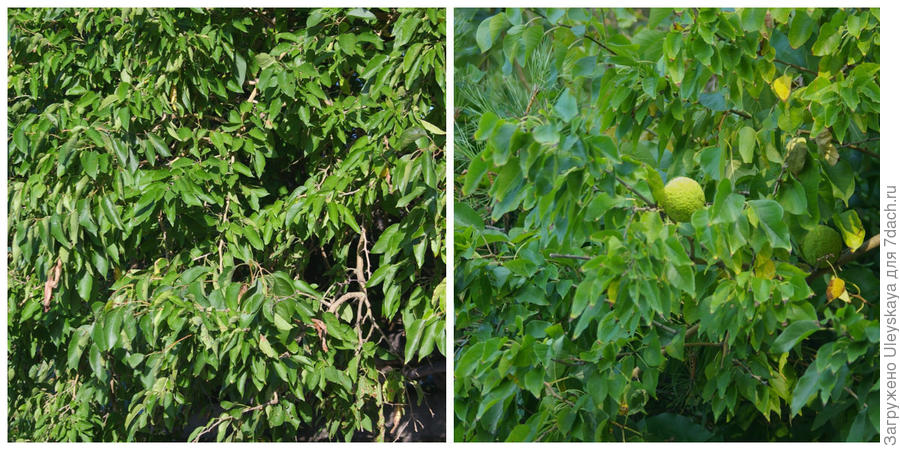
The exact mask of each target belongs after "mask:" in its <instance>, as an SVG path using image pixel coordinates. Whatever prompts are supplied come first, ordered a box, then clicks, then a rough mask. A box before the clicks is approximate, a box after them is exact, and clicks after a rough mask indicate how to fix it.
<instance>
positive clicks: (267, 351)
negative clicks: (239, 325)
mask: <svg viewBox="0 0 900 450" xmlns="http://www.w3.org/2000/svg"><path fill="white" fill-rule="evenodd" d="M259 349H260V350H261V351H262V352H263V354H264V355H266V356H268V357H269V358H272V359H278V353H275V350H274V349H273V348H272V345H271V344H269V340H268V339H266V337H265V336H263V335H261V334H260V335H259Z"/></svg>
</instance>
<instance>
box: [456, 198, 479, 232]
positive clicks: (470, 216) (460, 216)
mask: <svg viewBox="0 0 900 450" xmlns="http://www.w3.org/2000/svg"><path fill="white" fill-rule="evenodd" d="M453 210H454V213H453V217H454V223H455V224H456V226H457V227H460V228H457V229H461V228H466V227H470V228H474V229H476V230H478V231H482V230H484V221H483V220H482V219H481V216H479V215H478V213H476V212H475V210H473V209H472V207H471V206H469V205H468V204H466V203H462V202H455V203H454V204H453Z"/></svg>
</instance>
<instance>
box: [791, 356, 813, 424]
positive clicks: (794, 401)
mask: <svg viewBox="0 0 900 450" xmlns="http://www.w3.org/2000/svg"><path fill="white" fill-rule="evenodd" d="M819 376H820V375H819V371H818V370H816V366H815V364H811V365H810V366H809V367H807V369H806V372H805V373H804V374H803V376H802V377H800V379H799V380H797V384H796V386H794V390H793V392H791V417H794V416H796V415H797V413H799V412H800V410H801V409H803V407H804V406H806V403H807V402H809V400H810V399H812V398H813V396H814V395H816V392H818V390H819Z"/></svg>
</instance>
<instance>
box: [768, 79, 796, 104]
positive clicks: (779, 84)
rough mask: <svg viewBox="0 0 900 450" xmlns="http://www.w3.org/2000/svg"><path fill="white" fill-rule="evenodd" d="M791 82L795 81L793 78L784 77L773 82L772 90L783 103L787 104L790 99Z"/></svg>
mask: <svg viewBox="0 0 900 450" xmlns="http://www.w3.org/2000/svg"><path fill="white" fill-rule="evenodd" d="M791 81H793V77H791V76H790V75H782V76H780V77H778V78H776V79H775V81H773V82H772V90H773V91H775V95H777V96H778V98H780V99H781V101H783V102H786V101H787V99H788V97H790V96H791Z"/></svg>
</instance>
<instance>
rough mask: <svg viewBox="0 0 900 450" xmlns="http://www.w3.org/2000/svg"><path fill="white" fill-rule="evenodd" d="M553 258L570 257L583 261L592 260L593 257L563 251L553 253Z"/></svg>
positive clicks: (551, 255)
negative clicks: (563, 252) (567, 253)
mask: <svg viewBox="0 0 900 450" xmlns="http://www.w3.org/2000/svg"><path fill="white" fill-rule="evenodd" d="M550 257H551V258H568V259H580V260H582V261H590V260H591V258H590V257H589V256H581V255H566V254H562V253H551V254H550Z"/></svg>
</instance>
